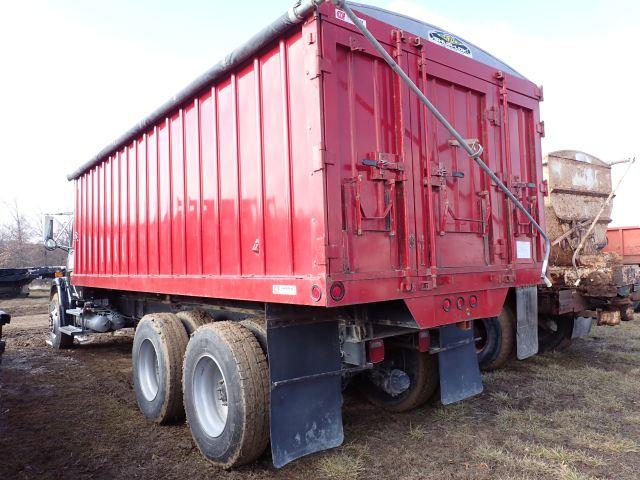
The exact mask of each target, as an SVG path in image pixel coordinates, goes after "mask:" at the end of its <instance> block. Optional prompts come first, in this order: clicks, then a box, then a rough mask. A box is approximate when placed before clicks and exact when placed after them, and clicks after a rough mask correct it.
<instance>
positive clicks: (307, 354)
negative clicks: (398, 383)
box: [267, 321, 344, 468]
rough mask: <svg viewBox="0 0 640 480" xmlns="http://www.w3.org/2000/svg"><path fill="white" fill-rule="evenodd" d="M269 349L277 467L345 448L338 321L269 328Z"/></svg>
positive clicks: (273, 449)
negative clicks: (328, 450) (307, 456)
mask: <svg viewBox="0 0 640 480" xmlns="http://www.w3.org/2000/svg"><path fill="white" fill-rule="evenodd" d="M267 345H268V351H269V377H270V381H271V404H270V409H271V412H270V413H271V453H272V457H273V464H274V466H275V467H277V468H280V467H282V466H284V465H286V464H287V463H289V462H291V461H293V460H295V459H297V458H300V457H302V456H304V455H308V454H310V453H314V452H319V451H322V450H327V449H329V448H334V447H337V446H339V445H341V444H342V441H343V440H344V432H343V429H342V391H341V383H342V378H341V376H340V367H341V359H340V341H339V338H338V322H336V321H323V322H320V323H300V324H295V323H293V324H288V325H286V326H273V327H272V326H271V325H269V326H268V330H267Z"/></svg>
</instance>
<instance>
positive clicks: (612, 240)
mask: <svg viewBox="0 0 640 480" xmlns="http://www.w3.org/2000/svg"><path fill="white" fill-rule="evenodd" d="M607 240H608V241H609V242H608V243H607V246H606V247H605V249H604V251H605V252H614V253H617V254H619V255H621V256H622V259H623V262H624V263H625V264H627V265H639V264H640V227H618V228H609V229H607Z"/></svg>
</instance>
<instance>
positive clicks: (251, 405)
mask: <svg viewBox="0 0 640 480" xmlns="http://www.w3.org/2000/svg"><path fill="white" fill-rule="evenodd" d="M183 388H184V406H185V411H186V414H187V421H188V423H189V427H190V428H191V434H192V436H193V439H194V441H195V443H196V445H197V446H198V449H199V450H200V452H202V454H203V455H204V457H205V458H206V459H207V460H209V461H211V462H212V463H214V464H216V465H219V466H222V467H224V468H230V467H234V466H238V465H243V464H246V463H249V462H252V461H254V460H256V459H257V458H258V457H260V455H262V453H263V452H264V451H265V449H266V448H267V445H268V443H269V368H268V366H267V359H266V357H265V354H264V353H263V351H262V349H261V348H260V344H259V343H258V340H257V339H256V338H255V336H254V335H253V333H252V332H251V331H249V330H248V329H247V328H245V327H243V326H242V325H240V324H238V323H235V322H230V321H222V322H215V323H209V324H207V325H204V326H202V327H200V328H199V329H198V330H197V331H196V332H195V333H194V334H193V336H192V337H191V339H190V340H189V345H188V346H187V351H186V353H185V356H184V371H183Z"/></svg>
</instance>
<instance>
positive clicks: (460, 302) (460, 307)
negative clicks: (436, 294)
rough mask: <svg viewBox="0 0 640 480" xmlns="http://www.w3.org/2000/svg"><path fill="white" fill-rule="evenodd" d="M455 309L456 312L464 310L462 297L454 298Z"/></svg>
mask: <svg viewBox="0 0 640 480" xmlns="http://www.w3.org/2000/svg"><path fill="white" fill-rule="evenodd" d="M456 308H457V309H458V310H464V298H462V297H458V298H456Z"/></svg>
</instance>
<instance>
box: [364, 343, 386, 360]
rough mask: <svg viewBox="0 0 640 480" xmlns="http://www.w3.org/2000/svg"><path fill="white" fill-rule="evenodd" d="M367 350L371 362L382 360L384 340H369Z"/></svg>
mask: <svg viewBox="0 0 640 480" xmlns="http://www.w3.org/2000/svg"><path fill="white" fill-rule="evenodd" d="M368 350H369V361H370V362H371V363H380V362H382V361H383V360H384V341H383V340H382V339H380V338H378V339H376V340H371V341H370V342H369V345H368Z"/></svg>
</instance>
